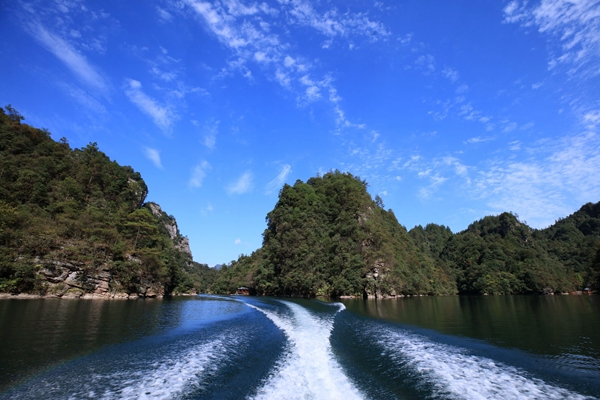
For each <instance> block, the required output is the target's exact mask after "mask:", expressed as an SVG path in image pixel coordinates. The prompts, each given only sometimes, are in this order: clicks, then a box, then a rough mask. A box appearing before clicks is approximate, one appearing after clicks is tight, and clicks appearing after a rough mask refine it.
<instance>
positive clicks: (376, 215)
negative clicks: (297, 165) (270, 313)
mask: <svg viewBox="0 0 600 400" xmlns="http://www.w3.org/2000/svg"><path fill="white" fill-rule="evenodd" d="M366 187H367V184H366V182H364V181H361V180H360V179H359V178H357V177H355V176H352V175H351V174H349V173H340V172H337V171H335V172H329V173H327V174H325V175H324V176H322V177H317V178H311V179H309V180H308V181H307V182H306V183H304V182H302V181H296V183H295V184H294V185H293V186H289V185H285V186H284V187H283V189H282V190H281V192H280V195H279V201H278V202H277V204H276V206H275V208H274V209H273V211H271V212H270V213H269V214H268V215H267V229H266V230H265V232H264V234H263V246H262V248H260V249H259V250H257V251H256V252H254V253H253V254H252V255H250V256H241V257H240V258H239V259H238V260H237V261H233V262H231V263H230V264H229V265H224V266H223V267H222V269H221V273H220V275H219V278H218V280H217V281H216V282H215V284H214V285H213V286H212V290H213V291H215V292H219V293H233V292H235V289H236V287H238V286H246V287H249V288H250V289H251V290H253V291H255V292H256V293H257V294H267V295H292V296H309V297H310V296H319V295H323V296H343V295H351V296H366V297H390V296H392V297H393V296H397V295H414V294H433V295H436V294H451V293H462V294H511V293H554V292H559V293H563V292H572V291H578V290H583V289H584V288H586V287H590V288H593V289H594V288H598V287H599V286H600V284H599V282H598V279H599V276H600V273H599V271H600V218H599V217H600V203H597V204H586V205H584V206H583V207H582V208H581V210H579V211H578V212H576V213H575V214H573V215H571V216H569V217H567V218H565V219H562V220H560V221H557V223H556V224H555V225H553V226H551V227H549V228H547V229H544V230H535V229H532V228H530V227H529V226H527V225H526V224H525V223H522V222H520V221H519V220H518V218H517V217H516V216H515V215H513V214H511V213H502V214H500V215H498V216H490V217H485V218H483V219H481V220H479V221H476V222H474V223H472V224H471V225H470V226H469V227H468V228H467V229H466V230H465V231H463V232H459V233H456V234H453V233H452V231H451V230H450V229H449V228H447V227H445V226H440V225H436V224H429V225H427V226H426V227H425V228H423V227H421V226H417V227H415V228H413V229H411V230H410V232H407V231H406V229H405V228H404V227H403V226H402V225H400V224H399V223H398V221H397V220H396V217H395V215H394V213H393V212H392V211H391V210H388V211H386V210H384V209H383V204H382V202H381V199H378V198H376V200H375V201H373V200H372V199H371V197H370V195H369V194H368V193H367V191H366Z"/></svg>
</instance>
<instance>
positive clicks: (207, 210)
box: [200, 203, 215, 217]
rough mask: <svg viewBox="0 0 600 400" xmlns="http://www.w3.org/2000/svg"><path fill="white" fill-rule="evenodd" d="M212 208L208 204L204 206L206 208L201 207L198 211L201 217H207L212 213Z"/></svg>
mask: <svg viewBox="0 0 600 400" xmlns="http://www.w3.org/2000/svg"><path fill="white" fill-rule="evenodd" d="M214 209H215V208H214V207H213V205H212V204H211V203H208V204H207V205H206V207H203V208H201V209H200V214H202V216H204V217H205V216H207V215H208V214H211V213H212V212H213V211H214Z"/></svg>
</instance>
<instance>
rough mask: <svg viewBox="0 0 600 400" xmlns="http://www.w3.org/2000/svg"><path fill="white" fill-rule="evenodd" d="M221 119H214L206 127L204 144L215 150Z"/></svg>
mask: <svg viewBox="0 0 600 400" xmlns="http://www.w3.org/2000/svg"><path fill="white" fill-rule="evenodd" d="M219 123H220V121H213V122H212V123H211V124H209V125H207V126H206V127H205V128H204V145H205V146H206V147H208V148H209V149H210V150H214V149H215V147H216V145H217V134H218V133H219Z"/></svg>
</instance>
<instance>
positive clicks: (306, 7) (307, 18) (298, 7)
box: [281, 0, 390, 41]
mask: <svg viewBox="0 0 600 400" xmlns="http://www.w3.org/2000/svg"><path fill="white" fill-rule="evenodd" d="M281 3H282V4H283V5H286V6H287V7H284V11H285V12H286V13H288V14H289V15H291V16H292V17H293V21H294V22H295V23H298V24H300V25H305V26H309V27H311V28H314V29H315V30H317V31H318V32H320V33H321V34H323V35H324V36H326V37H328V38H335V37H336V36H350V35H362V36H366V37H367V38H369V40H372V41H377V40H381V39H385V38H387V37H388V36H390V32H389V31H388V29H387V28H386V27H385V25H383V24H382V23H380V22H377V21H372V20H371V19H369V17H368V16H367V15H366V14H363V13H340V12H338V11H337V10H336V9H331V10H328V11H326V12H324V13H319V12H317V11H316V10H315V9H314V7H313V6H312V5H311V4H310V3H309V2H308V1H303V0H292V1H281Z"/></svg>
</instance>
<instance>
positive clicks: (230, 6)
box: [183, 0, 389, 130]
mask: <svg viewBox="0 0 600 400" xmlns="http://www.w3.org/2000/svg"><path fill="white" fill-rule="evenodd" d="M183 4H185V5H187V6H188V7H190V8H191V9H192V10H193V11H194V13H195V14H196V15H197V16H199V17H200V19H201V21H202V22H203V23H204V25H205V26H206V28H207V29H208V30H209V31H210V32H211V33H212V34H214V35H215V37H216V38H217V39H218V40H219V41H220V42H221V43H223V44H224V45H225V46H227V47H228V48H229V49H230V50H231V51H232V59H231V60H230V61H229V62H228V67H227V68H225V69H224V70H223V71H222V72H221V73H220V74H219V76H220V77H224V76H228V75H230V74H231V73H232V72H234V71H239V72H240V73H241V74H242V75H243V76H245V77H248V78H249V79H252V71H250V68H249V65H250V64H251V63H255V64H258V66H259V67H260V68H259V70H260V71H263V72H265V73H266V75H267V77H268V78H269V79H270V80H272V81H274V82H277V83H278V84H279V85H281V86H282V87H283V88H285V89H286V90H289V91H292V92H293V93H295V94H296V98H297V104H298V106H300V107H303V106H306V105H308V104H310V103H312V102H315V101H320V100H321V101H322V100H324V99H328V100H329V101H330V103H332V106H333V107H334V109H335V110H334V111H335V115H336V116H337V118H336V123H337V127H338V130H339V129H341V128H343V127H348V126H353V124H351V123H350V122H349V121H348V119H347V118H346V117H345V115H344V112H343V111H342V109H341V106H340V105H339V104H338V102H337V101H333V100H331V96H330V97H329V98H327V97H325V96H324V95H323V93H325V92H327V91H330V90H331V89H333V90H335V88H334V87H333V85H332V82H331V81H332V80H331V78H329V77H328V76H327V75H325V76H324V77H322V78H318V79H315V77H314V73H313V72H311V71H312V70H313V67H312V65H311V63H310V62H308V61H306V60H304V59H303V58H302V57H300V56H295V55H291V54H289V51H290V48H294V47H295V46H293V45H292V44H290V43H286V42H285V41H283V40H282V39H281V37H280V36H279V35H277V34H275V33H272V32H271V29H270V24H269V23H268V19H269V18H273V24H275V25H278V26H281V24H287V25H286V26H285V27H284V28H285V29H286V30H289V29H290V28H293V26H294V25H300V26H308V27H311V28H313V29H316V30H317V31H318V32H319V33H321V34H323V35H325V36H326V37H327V38H329V39H331V40H333V38H342V37H343V38H347V39H348V40H350V39H351V38H355V37H359V36H362V37H366V38H368V40H369V41H376V40H380V39H383V38H385V37H387V36H388V35H389V32H387V30H386V28H385V26H384V25H383V24H381V23H379V22H374V21H372V20H371V19H370V18H369V17H368V16H367V15H366V14H362V13H352V12H350V11H346V12H344V13H338V12H337V10H335V9H332V10H329V11H326V12H318V11H317V10H315V8H313V6H312V5H311V4H310V3H309V2H306V1H304V0H282V1H279V2H278V3H276V4H277V5H276V7H278V8H277V9H274V8H271V7H270V6H266V5H265V4H264V3H261V4H260V5H259V4H258V3H252V4H250V5H247V4H246V5H245V4H243V3H242V2H240V1H239V0H226V1H222V2H215V3H208V2H205V1H200V0H183ZM284 14H285V16H286V18H281V16H282V15H284ZM352 40H354V39H352Z"/></svg>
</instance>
